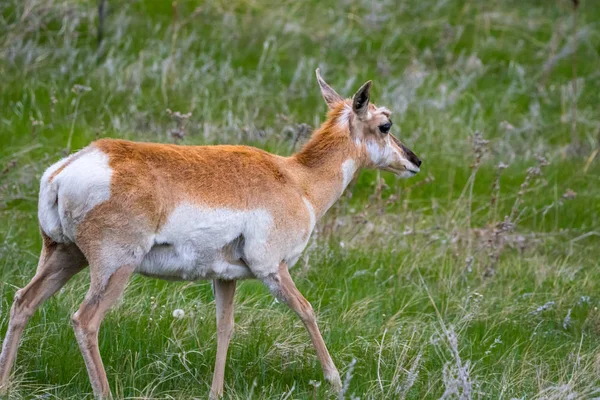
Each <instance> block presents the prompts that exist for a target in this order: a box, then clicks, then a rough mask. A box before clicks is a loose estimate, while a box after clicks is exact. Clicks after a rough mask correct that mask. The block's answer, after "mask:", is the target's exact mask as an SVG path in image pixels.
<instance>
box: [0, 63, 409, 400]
mask: <svg viewBox="0 0 600 400" xmlns="http://www.w3.org/2000/svg"><path fill="white" fill-rule="evenodd" d="M317 77H318V79H319V84H320V86H321V92H322V94H323V97H324V99H325V100H326V102H327V104H328V105H329V107H330V113H329V115H328V119H327V121H326V122H325V123H324V124H323V125H322V126H321V128H320V129H318V130H317V131H316V132H315V133H314V134H313V137H312V138H311V140H310V141H309V142H308V143H307V144H306V145H305V146H304V148H303V149H302V150H301V151H300V152H299V153H297V154H295V155H293V156H291V157H280V156H277V155H273V154H270V153H267V152H265V151H262V150H259V149H255V148H252V147H245V146H175V145H162V144H150V143H135V142H128V141H123V140H111V139H103V140H99V141H96V142H94V143H92V144H91V145H89V146H88V147H86V148H85V149H83V150H81V151H79V152H77V153H75V154H73V155H71V156H70V157H67V158H65V159H63V160H61V161H59V162H57V163H56V164H54V165H53V166H51V167H50V168H49V169H48V170H47V171H46V172H45V173H44V175H43V176H42V180H41V187H40V197H39V211H38V216H39V222H40V228H41V232H42V237H43V239H44V246H43V248H42V255H41V257H40V263H39V266H38V271H37V273H36V276H35V277H34V278H33V280H32V281H31V282H30V283H29V285H27V286H26V287H25V288H23V289H21V290H20V291H18V292H17V294H16V295H15V302H14V304H13V308H12V310H11V320H10V323H9V328H8V331H7V335H6V338H5V340H4V344H3V349H2V355H1V356H0V390H6V388H7V383H8V377H9V374H10V368H11V366H12V364H13V362H14V359H15V355H16V349H17V346H18V341H19V338H20V336H21V333H22V331H23V329H24V326H25V324H26V322H27V320H28V318H29V317H30V316H31V314H32V313H33V312H34V311H35V309H36V308H37V307H38V306H39V305H40V304H41V303H42V302H43V301H44V300H45V299H47V298H48V297H50V296H51V295H52V294H54V293H55V292H56V291H57V290H59V289H60V288H61V287H62V286H63V285H64V284H65V283H66V282H67V281H68V280H69V279H70V278H71V277H72V276H73V275H75V274H76V273H77V272H79V271H80V270H81V269H82V268H83V267H84V266H85V265H86V264H89V265H90V272H91V280H92V282H91V286H90V290H89V292H88V295H87V296H86V299H85V300H84V303H83V304H82V305H81V307H80V309H79V311H77V312H76V313H75V314H74V316H73V324H74V328H75V333H76V337H77V340H78V342H79V345H80V348H81V351H82V354H83V356H84V360H85V363H86V367H87V369H88V373H89V375H90V380H91V383H92V387H93V389H94V393H95V394H96V396H98V397H108V396H110V389H109V387H108V382H107V379H106V374H105V372H104V368H103V366H102V360H101V358H100V354H99V351H98V343H97V340H98V339H97V334H98V329H99V325H100V323H101V321H102V319H103V317H104V314H105V312H106V311H107V310H108V309H109V308H110V306H111V305H112V304H113V303H114V301H115V300H116V299H117V298H118V297H119V295H120V294H121V293H122V292H123V290H124V288H125V285H126V283H127V281H128V279H129V277H130V276H131V274H132V273H135V272H137V273H141V274H145V275H150V276H155V277H160V278H164V279H183V280H198V279H212V280H213V282H214V288H215V299H216V305H217V325H218V337H217V339H218V340H217V361H216V365H215V373H214V377H213V385H212V387H211V396H212V397H218V396H220V395H221V394H222V391H223V375H224V367H225V358H226V353H227V347H228V344H229V339H230V336H231V333H232V331H233V295H234V292H235V281H236V280H240V279H248V278H256V279H260V280H261V281H263V282H264V283H265V284H266V285H267V286H268V287H269V289H270V290H271V292H272V293H273V295H275V296H276V297H278V298H279V299H280V300H282V301H283V302H285V303H287V304H288V305H289V306H290V307H291V308H292V309H293V310H294V311H295V312H296V313H298V315H299V316H300V318H302V320H303V322H304V324H305V325H306V327H307V329H308V332H309V335H310V337H311V340H312V342H313V344H314V346H315V348H316V351H317V356H318V358H319V360H320V361H321V364H322V366H323V369H324V372H325V376H326V378H327V379H328V380H329V381H330V382H331V383H332V384H333V386H334V388H336V389H340V384H341V383H340V378H339V373H338V372H337V369H336V368H335V365H334V363H333V361H332V360H331V357H330V356H329V353H328V351H327V348H326V347H325V344H324V342H323V339H322V337H321V335H320V333H319V330H318V328H317V325H316V320H315V316H314V313H313V311H312V307H311V306H310V304H309V303H308V302H307V301H306V300H305V299H304V297H302V295H301V294H300V292H298V290H297V289H296V287H295V285H294V283H293V281H292V280H291V277H290V276H289V273H288V267H290V266H292V265H293V264H294V263H295V262H296V261H297V260H298V258H299V257H300V255H301V253H302V251H303V250H304V248H305V247H306V244H307V242H308V239H309V237H310V234H311V232H312V230H313V228H314V226H315V223H316V221H317V220H318V219H319V218H320V217H321V216H322V215H323V214H324V213H325V212H326V211H327V209H329V207H331V206H332V205H333V204H334V202H335V201H336V200H337V199H338V198H339V197H340V195H341V194H342V193H343V191H344V189H345V188H346V186H347V185H348V183H349V182H350V181H351V179H352V177H353V176H354V175H355V174H356V172H357V171H358V170H359V169H360V168H363V167H372V168H379V169H383V170H388V171H392V172H394V173H396V174H397V175H399V176H412V175H414V174H415V173H416V172H418V170H419V165H420V160H419V159H418V158H417V157H416V156H415V155H414V153H412V152H411V151H410V150H408V149H407V148H406V147H404V145H402V143H400V142H399V141H398V140H397V139H396V138H394V137H393V136H392V135H391V134H389V133H388V132H389V129H390V127H391V121H390V120H389V117H390V112H389V111H388V110H387V109H385V108H377V107H375V106H373V105H372V104H369V91H370V87H371V84H370V82H368V83H367V84H365V85H364V86H363V87H362V88H361V89H360V90H359V92H357V94H356V95H355V96H354V98H353V99H352V100H344V99H342V98H341V97H340V96H339V95H338V94H337V93H335V91H333V89H331V88H330V87H329V86H328V85H327V84H326V83H325V82H324V81H323V80H322V79H321V78H320V76H319V75H318V73H317Z"/></svg>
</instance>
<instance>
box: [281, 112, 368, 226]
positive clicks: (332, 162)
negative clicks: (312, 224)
mask: <svg viewBox="0 0 600 400" xmlns="http://www.w3.org/2000/svg"><path fill="white" fill-rule="evenodd" d="M351 111H352V110H351V108H350V106H349V105H347V104H346V103H340V105H339V106H338V107H335V108H334V109H332V110H331V111H330V112H329V115H328V118H327V121H325V122H324V123H323V124H322V125H321V127H320V128H319V129H317V130H316V131H315V132H314V133H313V135H312V138H311V139H310V140H309V141H308V143H306V145H304V147H303V148H302V150H300V151H299V152H298V153H296V154H294V155H293V156H292V159H293V160H295V161H296V162H298V163H299V164H300V166H301V168H302V169H303V171H304V173H303V174H302V176H303V179H304V182H302V186H303V188H305V191H306V195H307V197H308V200H309V201H310V203H311V205H312V206H313V208H314V210H315V215H316V217H317V218H319V217H321V216H323V214H325V212H326V211H327V210H328V209H329V208H330V207H331V206H332V205H333V204H334V203H335V202H336V201H337V200H338V199H339V198H340V196H341V195H342V193H343V192H344V190H345V189H346V187H347V186H348V184H349V183H350V181H351V180H352V178H353V177H354V174H355V173H356V171H357V170H358V169H359V168H360V167H361V159H360V155H359V151H358V148H357V145H356V143H355V142H354V141H353V140H352V138H351V136H350V128H349V126H350V113H351Z"/></svg>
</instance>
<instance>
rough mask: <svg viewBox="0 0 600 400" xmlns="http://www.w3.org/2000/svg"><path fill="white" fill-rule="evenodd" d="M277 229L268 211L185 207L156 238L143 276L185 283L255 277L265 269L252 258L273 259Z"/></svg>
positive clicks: (176, 211)
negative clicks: (270, 242) (272, 241)
mask: <svg viewBox="0 0 600 400" xmlns="http://www.w3.org/2000/svg"><path fill="white" fill-rule="evenodd" d="M272 227H273V218H272V216H271V214H270V213H269V212H268V211H266V210H264V209H255V210H249V211H242V210H231V209H225V208H222V209H208V208H203V207H200V206H197V205H193V204H182V205H180V206H178V207H177V208H176V209H175V210H174V211H173V212H172V213H171V215H169V217H168V220H167V223H166V224H165V225H164V227H163V228H162V229H161V230H160V232H159V233H158V234H157V235H156V236H155V238H154V246H153V247H152V248H151V249H150V252H149V253H148V254H147V255H146V256H145V257H144V259H143V261H142V263H141V265H140V266H139V268H138V269H137V272H140V273H143V274H147V275H152V276H156V277H163V278H172V279H183V280H197V279H214V278H220V279H244V278H252V277H254V274H255V273H260V271H255V268H257V269H260V268H261V266H260V265H256V264H258V263H255V262H251V260H257V259H260V260H269V261H270V255H269V254H267V252H268V248H267V247H268V246H267V244H268V239H269V234H270V233H271V229H272ZM246 263H249V264H250V265H252V267H253V269H252V271H251V270H250V269H249V268H248V266H246ZM261 264H262V263H261ZM266 264H269V265H264V267H265V268H272V267H273V265H272V264H273V263H272V262H269V263H266ZM277 265H278V262H277Z"/></svg>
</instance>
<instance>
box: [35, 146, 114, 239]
mask: <svg viewBox="0 0 600 400" xmlns="http://www.w3.org/2000/svg"><path fill="white" fill-rule="evenodd" d="M82 151H85V154H83V155H80V156H79V157H78V158H77V159H75V160H74V161H73V162H71V163H70V164H69V165H67V166H66V167H65V168H64V169H63V170H62V171H61V172H60V173H59V174H57V175H56V176H55V177H54V179H53V180H52V182H49V178H50V176H51V175H52V174H53V173H54V172H56V170H57V169H58V168H60V167H61V166H63V165H64V163H65V162H67V161H68V160H69V158H67V159H66V160H61V161H59V162H58V163H56V164H54V165H53V166H52V167H50V168H49V169H48V170H47V171H46V172H45V173H44V176H43V177H42V182H41V185H40V198H39V208H38V218H39V220H40V225H41V227H42V229H43V230H44V232H45V233H46V234H47V235H48V236H50V237H51V238H52V239H53V240H55V241H57V242H65V241H71V242H73V241H75V232H76V228H77V225H79V223H80V222H81V221H82V220H83V219H84V217H85V216H86V214H87V213H88V212H90V211H91V210H92V209H93V208H94V207H96V206H97V205H98V204H100V203H103V202H104V201H106V200H108V199H109V198H110V178H111V176H112V170H111V168H110V167H109V165H108V163H109V157H108V155H107V154H105V153H104V152H102V151H101V150H99V149H97V148H94V147H91V148H87V149H84V150H82ZM73 156H74V155H73ZM73 156H71V157H73Z"/></svg>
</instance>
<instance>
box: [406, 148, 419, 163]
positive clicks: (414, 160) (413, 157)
mask: <svg viewBox="0 0 600 400" xmlns="http://www.w3.org/2000/svg"><path fill="white" fill-rule="evenodd" d="M406 150H408V151H407V152H406V158H408V161H410V162H411V163H413V164H415V165H416V166H417V167H420V166H421V160H420V159H419V157H417V155H416V154H415V153H413V152H412V150H409V149H406Z"/></svg>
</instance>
